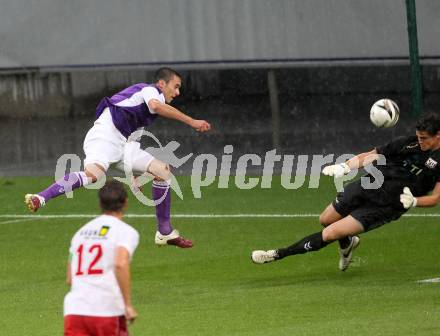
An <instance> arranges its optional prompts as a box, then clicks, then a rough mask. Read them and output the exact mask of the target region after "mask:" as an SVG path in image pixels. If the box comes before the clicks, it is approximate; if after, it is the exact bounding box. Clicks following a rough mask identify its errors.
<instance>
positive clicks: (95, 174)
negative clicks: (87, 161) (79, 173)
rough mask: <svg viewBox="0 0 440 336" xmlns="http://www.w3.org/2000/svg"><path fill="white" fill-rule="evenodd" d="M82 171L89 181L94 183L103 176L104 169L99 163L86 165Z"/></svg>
mask: <svg viewBox="0 0 440 336" xmlns="http://www.w3.org/2000/svg"><path fill="white" fill-rule="evenodd" d="M84 172H85V174H86V176H87V178H89V180H90V182H91V183H95V182H96V181H98V179H101V178H103V177H104V176H105V169H104V168H103V167H101V166H99V165H88V166H87V167H86V168H85V171H84Z"/></svg>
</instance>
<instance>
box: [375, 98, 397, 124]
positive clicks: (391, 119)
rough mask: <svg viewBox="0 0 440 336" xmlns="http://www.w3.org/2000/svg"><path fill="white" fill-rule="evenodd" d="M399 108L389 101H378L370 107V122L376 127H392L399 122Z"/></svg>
mask: <svg viewBox="0 0 440 336" xmlns="http://www.w3.org/2000/svg"><path fill="white" fill-rule="evenodd" d="M399 114H400V111H399V106H397V104H396V103H395V102H394V101H392V100H391V99H386V98H385V99H379V100H378V101H377V102H375V103H374V104H373V106H371V110H370V120H371V122H372V123H373V124H374V126H376V127H392V126H394V125H395V124H397V122H398V121H399Z"/></svg>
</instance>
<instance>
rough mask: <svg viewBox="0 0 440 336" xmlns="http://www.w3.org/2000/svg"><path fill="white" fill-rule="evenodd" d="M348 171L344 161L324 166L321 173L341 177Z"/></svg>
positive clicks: (348, 168)
mask: <svg viewBox="0 0 440 336" xmlns="http://www.w3.org/2000/svg"><path fill="white" fill-rule="evenodd" d="M349 172H350V167H349V166H348V165H347V164H346V163H340V164H336V165H331V166H327V167H324V169H323V170H322V173H323V174H324V175H328V176H334V177H342V176H344V175H345V174H348V173H349Z"/></svg>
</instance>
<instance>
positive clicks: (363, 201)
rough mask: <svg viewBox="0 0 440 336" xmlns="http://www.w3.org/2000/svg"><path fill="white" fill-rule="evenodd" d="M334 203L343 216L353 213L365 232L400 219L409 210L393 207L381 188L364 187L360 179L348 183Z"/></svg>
mask: <svg viewBox="0 0 440 336" xmlns="http://www.w3.org/2000/svg"><path fill="white" fill-rule="evenodd" d="M332 204H333V207H334V208H335V210H336V211H337V212H338V213H339V214H340V215H341V216H342V217H346V216H348V215H351V216H352V217H353V218H354V219H356V220H357V221H359V222H360V223H361V224H362V226H363V228H364V231H365V232H367V231H371V230H373V229H376V228H378V227H380V226H382V225H384V224H386V223H389V222H391V221H394V220H396V219H399V218H400V216H402V215H403V214H404V213H405V212H406V211H407V210H405V209H403V207H402V208H397V207H393V206H392V205H391V204H390V201H389V196H388V195H386V194H385V193H384V192H382V191H381V190H380V189H378V190H374V189H373V190H372V189H364V188H363V187H362V185H361V180H360V179H359V180H357V181H354V182H352V183H349V184H348V185H346V186H345V187H344V191H343V192H340V193H338V194H337V196H336V200H334V201H333V203H332Z"/></svg>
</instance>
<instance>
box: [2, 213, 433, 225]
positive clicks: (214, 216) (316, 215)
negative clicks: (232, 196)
mask: <svg viewBox="0 0 440 336" xmlns="http://www.w3.org/2000/svg"><path fill="white" fill-rule="evenodd" d="M97 215H99V214H97V213H96V214H65V215H18V214H4V215H0V219H1V218H6V219H9V218H16V219H19V218H21V219H28V218H29V219H30V220H31V219H51V218H91V217H95V216H97ZM171 216H172V217H174V218H312V217H319V214H313V213H304V214H300V213H297V214H256V213H247V214H171ZM124 217H128V218H155V217H156V215H154V214H125V215H124ZM403 217H415V218H430V217H432V218H438V217H440V213H430V214H405V215H403ZM3 223H4V222H3Z"/></svg>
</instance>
